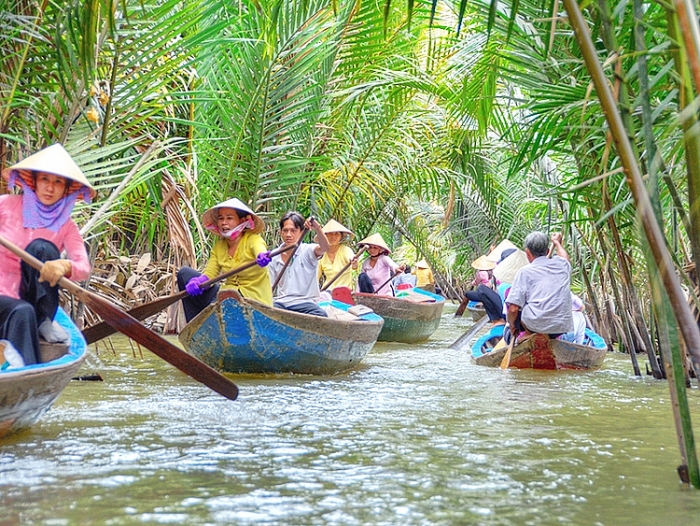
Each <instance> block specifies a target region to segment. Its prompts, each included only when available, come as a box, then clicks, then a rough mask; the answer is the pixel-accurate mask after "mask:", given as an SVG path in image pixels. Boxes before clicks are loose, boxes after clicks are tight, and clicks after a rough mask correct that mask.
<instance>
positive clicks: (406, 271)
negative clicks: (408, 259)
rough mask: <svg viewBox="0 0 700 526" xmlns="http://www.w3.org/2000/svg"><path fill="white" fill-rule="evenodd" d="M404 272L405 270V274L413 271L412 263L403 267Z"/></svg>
mask: <svg viewBox="0 0 700 526" xmlns="http://www.w3.org/2000/svg"><path fill="white" fill-rule="evenodd" d="M403 272H404V274H410V273H411V266H410V265H406V268H405V269H403Z"/></svg>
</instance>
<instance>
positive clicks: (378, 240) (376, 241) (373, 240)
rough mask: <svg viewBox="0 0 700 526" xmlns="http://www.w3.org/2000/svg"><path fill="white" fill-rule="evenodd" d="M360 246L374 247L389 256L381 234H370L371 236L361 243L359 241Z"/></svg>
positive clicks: (389, 250) (389, 251)
mask: <svg viewBox="0 0 700 526" xmlns="http://www.w3.org/2000/svg"><path fill="white" fill-rule="evenodd" d="M360 245H374V246H375V247H379V248H381V249H382V250H385V251H386V252H387V254H391V249H390V248H389V247H388V246H387V244H386V242H385V241H384V238H382V235H381V234H372V235H371V236H368V237H366V238H364V239H363V240H362V241H360Z"/></svg>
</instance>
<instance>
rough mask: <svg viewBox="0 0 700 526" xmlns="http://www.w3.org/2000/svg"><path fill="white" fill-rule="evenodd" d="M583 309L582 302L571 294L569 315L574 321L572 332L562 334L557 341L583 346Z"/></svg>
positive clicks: (584, 332)
mask: <svg viewBox="0 0 700 526" xmlns="http://www.w3.org/2000/svg"><path fill="white" fill-rule="evenodd" d="M585 308H586V307H585V305H584V304H583V300H582V299H581V298H580V297H578V296H577V295H576V294H574V293H573V292H572V293H571V315H572V317H573V320H574V330H573V331H571V332H567V333H565V334H562V335H561V336H560V337H559V339H561V340H566V341H567V342H574V343H578V344H579V345H583V340H584V339H585V338H586V315H585V314H584V313H583V311H584V310H585Z"/></svg>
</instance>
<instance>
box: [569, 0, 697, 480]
mask: <svg viewBox="0 0 700 526" xmlns="http://www.w3.org/2000/svg"><path fill="white" fill-rule="evenodd" d="M564 8H565V9H566V12H567V14H568V16H569V22H570V23H571V26H572V27H573V29H574V33H575V35H576V40H577V42H578V45H579V47H580V48H581V53H582V55H583V58H584V61H585V63H586V68H587V69H588V72H589V73H590V75H591V78H592V80H593V84H594V85H595V89H596V93H597V94H598V98H599V99H600V103H601V106H602V108H603V111H604V112H605V119H606V121H607V123H608V126H609V127H610V132H611V133H612V137H613V140H614V142H615V146H616V149H617V152H618V155H619V157H620V162H621V163H622V166H623V167H624V169H625V177H626V179H627V184H628V186H629V188H630V191H631V193H632V196H633V198H634V201H635V204H636V210H637V214H638V217H639V220H640V222H641V224H642V227H643V228H644V233H645V235H646V238H647V242H648V243H647V247H648V249H649V251H650V253H651V255H652V256H653V261H654V263H655V264H656V266H657V268H658V274H657V275H658V276H659V277H660V278H661V281H662V283H663V286H664V289H665V292H666V294H667V295H668V300H669V303H670V305H671V307H672V308H673V313H674V316H675V318H676V322H677V323H678V325H679V327H680V331H681V334H682V336H683V339H684V340H685V342H686V344H687V346H688V351H689V353H690V356H691V360H692V363H693V368H694V369H695V373H696V376H698V377H700V330H699V329H698V326H697V325H696V323H695V319H694V317H693V316H692V314H691V312H690V309H689V308H688V305H687V304H686V303H685V297H684V296H683V291H682V289H681V284H680V280H679V278H678V276H677V275H676V273H675V271H674V266H673V261H672V260H671V256H670V255H669V253H668V250H667V247H666V240H665V239H664V237H663V234H662V232H661V229H660V228H659V224H658V222H657V220H656V217H655V215H654V213H653V210H652V207H651V202H650V200H649V196H648V194H647V192H646V188H645V186H644V182H643V179H642V175H641V173H640V170H639V166H638V164H637V159H636V158H635V156H634V153H633V151H632V146H631V145H630V141H629V138H628V137H627V134H626V132H625V128H624V126H623V124H622V119H621V118H620V113H619V112H618V109H617V106H616V104H615V99H614V98H613V96H612V93H611V91H610V86H609V85H608V80H607V78H606V77H605V73H604V71H603V67H602V66H601V64H600V62H599V60H598V56H597V54H596V50H595V46H594V45H593V40H592V39H591V35H590V32H589V31H588V26H587V25H586V22H585V20H584V18H583V14H582V13H581V10H580V9H579V6H578V4H577V3H576V2H575V1H574V0H564ZM670 352H671V353H679V352H680V349H678V348H674V349H671V350H670ZM669 385H670V383H669ZM676 385H677V384H676ZM676 393H677V395H678V397H679V399H680V398H685V397H686V396H687V393H686V390H685V386H683V387H682V389H678V388H677V387H676ZM686 404H687V399H686ZM680 409H681V410H682V409H683V408H682V407H681V408H680ZM680 412H681V411H677V412H674V416H675V417H676V418H677V419H678V418H679V417H680V418H681V419H682V421H683V422H684V423H685V422H687V423H688V424H690V413H689V411H686V412H685V413H684V414H679V413H680ZM687 429H688V432H687V433H684V437H683V439H684V440H685V445H686V448H687V453H688V464H687V467H688V470H689V472H690V473H689V480H690V481H691V483H692V484H693V486H695V487H696V488H700V472H699V471H698V463H697V456H696V453H695V443H694V440H693V433H692V426H690V425H688V426H687ZM679 439H680V438H679Z"/></svg>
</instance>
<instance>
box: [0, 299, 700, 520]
mask: <svg viewBox="0 0 700 526" xmlns="http://www.w3.org/2000/svg"><path fill="white" fill-rule="evenodd" d="M453 311H454V309H451V310H449V312H446V313H445V315H444V317H443V322H442V325H441V327H440V329H439V330H438V332H437V333H436V334H435V335H434V337H433V338H432V339H431V340H430V341H429V342H428V343H426V344H424V345H416V346H406V345H403V344H377V345H376V346H375V348H374V349H373V351H372V352H371V353H370V354H369V355H368V357H367V359H366V361H365V362H364V363H363V364H362V365H361V366H360V367H359V368H358V369H356V370H354V371H352V372H350V373H348V374H345V375H342V376H337V377H332V378H315V377H304V376H276V377H263V376H235V377H233V378H234V380H235V381H236V383H238V384H239V387H240V389H241V395H240V398H239V399H238V400H237V401H235V402H230V401H227V400H224V399H222V398H221V397H219V396H217V395H216V394H214V393H212V392H210V391H208V390H207V389H206V388H204V387H202V386H200V385H199V384H196V383H195V382H193V381H191V380H190V379H189V378H187V377H186V376H184V375H182V374H180V373H179V372H177V371H175V370H174V369H173V368H172V367H170V366H169V365H167V364H165V363H163V362H162V361H160V360H159V359H158V358H156V357H155V356H154V355H152V354H151V353H150V352H148V351H146V350H144V351H143V358H142V357H141V356H140V354H139V352H138V349H133V348H132V346H131V345H130V343H129V342H128V340H126V339H123V338H114V339H113V340H112V342H113V347H114V351H115V352H114V353H113V352H112V351H111V350H110V349H108V348H106V347H104V346H102V347H100V348H99V354H98V355H97V356H91V357H90V359H89V360H88V363H87V364H86V365H85V366H84V367H83V369H82V370H81V372H80V374H90V373H92V372H99V373H100V374H101V375H102V377H103V378H104V379H105V381H104V382H77V381H76V382H72V383H71V384H70V385H69V386H68V388H67V389H66V391H65V392H64V393H63V395H62V396H61V398H60V399H59V401H58V403H57V404H56V405H55V406H54V407H53V408H52V409H51V411H49V413H47V414H46V416H45V418H44V420H43V421H42V422H41V423H40V424H39V425H37V426H35V427H34V428H33V429H32V430H30V431H29V432H26V433H23V434H21V435H19V436H16V437H14V438H12V439H10V440H6V441H4V442H1V443H0V502H1V507H0V525H5V524H50V525H72V524H106V525H121V524H186V525H200V524H201V525H205V524H206V525H224V524H241V525H247V524H269V525H272V524H274V525H277V524H279V525H297V524H298V525H307V524H308V525H316V524H323V525H326V524H328V525H365V524H373V525H394V524H397V525H432V524H440V525H442V524H445V525H451V524H459V525H463V524H487V525H528V524H533V525H534V524H537V525H539V524H581V525H593V524H601V525H608V524H609V525H625V524H630V525H632V524H634V525H646V524H648V525H657V524H664V525H687V524H697V523H698V520H699V519H698V517H700V493H698V492H697V491H692V490H687V489H684V488H683V487H682V486H681V485H680V484H679V482H678V478H677V475H676V473H675V467H676V465H677V464H678V463H679V461H680V458H679V454H678V445H677V441H676V437H675V433H674V426H673V420H672V415H671V408H670V405H669V396H668V386H667V384H666V383H665V382H657V381H654V380H652V379H651V378H649V377H645V378H642V379H637V378H634V376H633V375H632V370H631V366H630V365H629V360H628V359H626V358H625V357H624V356H620V355H610V356H609V357H608V359H607V360H606V363H605V365H604V367H603V369H602V370H600V371H597V372H593V373H572V372H561V373H558V372H555V373H551V372H533V371H506V372H503V371H501V370H500V369H488V368H482V367H478V366H476V365H473V364H472V363H471V361H470V360H469V357H468V356H467V355H465V354H464V353H461V352H457V351H453V350H450V349H449V348H448V347H449V344H450V343H451V342H452V341H453V340H454V339H455V338H457V337H458V336H459V335H460V334H461V333H462V332H464V330H466V329H467V328H468V327H469V325H470V324H471V321H470V320H467V319H454V318H453V317H452V312H453ZM173 341H176V340H175V339H173ZM690 398H691V400H690V403H691V409H692V412H693V415H694V416H695V421H694V427H695V430H696V434H698V426H697V421H698V420H699V419H700V401H699V400H698V398H699V396H698V389H697V388H693V390H691V391H690ZM699 441H700V440H699Z"/></svg>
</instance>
